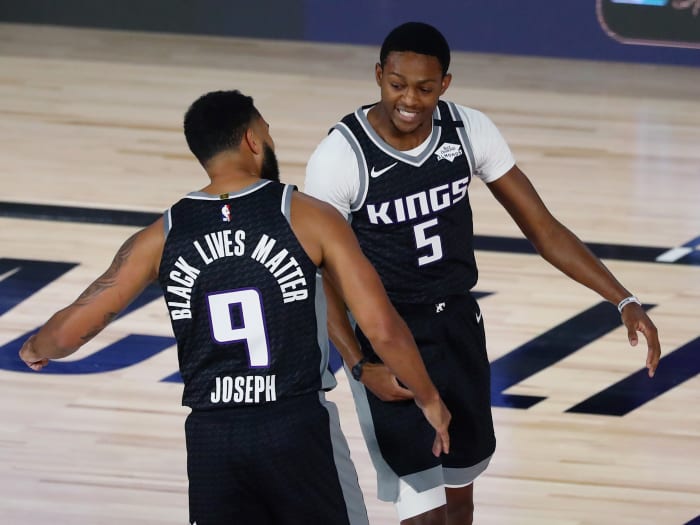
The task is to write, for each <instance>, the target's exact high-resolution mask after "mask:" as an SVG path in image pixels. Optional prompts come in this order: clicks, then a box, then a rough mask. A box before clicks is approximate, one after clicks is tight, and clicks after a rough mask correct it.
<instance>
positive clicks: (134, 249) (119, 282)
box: [19, 219, 164, 371]
mask: <svg viewBox="0 0 700 525" xmlns="http://www.w3.org/2000/svg"><path fill="white" fill-rule="evenodd" d="M163 241H164V234H163V221H162V219H159V220H158V221H156V222H155V223H153V224H152V225H150V226H149V227H147V228H145V229H143V230H140V231H139V232H137V233H135V234H134V235H132V236H131V237H130V238H129V239H127V240H126V241H125V242H124V244H122V246H121V247H120V248H119V250H118V251H117V253H116V255H115V256H114V259H113V260H112V263H111V264H110V266H109V268H108V269H107V271H105V272H104V273H103V274H102V275H101V276H100V277H98V278H97V279H96V280H95V281H94V282H93V283H92V284H90V286H88V287H87V288H86V289H85V291H83V293H81V294H80V296H79V297H78V298H77V299H76V300H75V301H74V302H73V303H72V304H70V305H69V306H67V307H65V308H63V309H62V310H59V311H58V312H56V313H55V314H54V315H53V316H52V317H51V318H50V319H49V320H48V321H47V322H46V324H45V325H44V326H43V327H42V328H41V329H40V330H39V332H38V333H37V334H35V335H34V336H32V337H31V338H29V339H28V340H27V341H26V342H25V343H24V345H22V348H21V349H20V352H19V356H20V358H21V359H22V360H23V361H24V362H25V363H26V364H27V366H29V367H30V368H32V369H33V370H37V371H38V370H41V369H42V368H43V367H44V366H46V365H47V364H48V362H49V360H50V359H60V358H62V357H66V356H68V355H70V354H72V353H73V352H75V351H76V350H78V348H80V347H81V346H82V345H84V344H85V343H87V342H88V341H90V340H91V339H92V338H93V337H95V336H96V335H97V334H98V333H100V332H101V331H102V330H103V329H104V328H105V327H106V326H107V325H108V324H109V323H110V322H111V321H112V320H113V319H114V318H115V317H116V316H117V315H118V314H119V313H120V312H121V311H122V310H123V309H124V308H126V307H127V306H128V305H129V303H130V302H131V301H132V300H133V299H134V298H136V296H138V295H139V294H140V293H141V292H142V291H143V289H144V288H145V287H146V286H147V285H148V284H149V283H150V282H152V281H153V280H154V279H155V278H156V277H157V275H158V264H159V263H160V253H161V251H162V247H163Z"/></svg>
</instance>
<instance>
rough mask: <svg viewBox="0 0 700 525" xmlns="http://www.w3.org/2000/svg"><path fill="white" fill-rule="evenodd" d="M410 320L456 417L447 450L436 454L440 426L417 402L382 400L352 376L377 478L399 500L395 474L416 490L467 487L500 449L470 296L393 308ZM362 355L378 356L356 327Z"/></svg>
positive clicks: (387, 496)
mask: <svg viewBox="0 0 700 525" xmlns="http://www.w3.org/2000/svg"><path fill="white" fill-rule="evenodd" d="M394 306H395V307H396V309H397V310H398V312H399V313H400V314H401V316H402V317H403V319H404V320H405V321H406V324H408V326H409V328H410V329H411V332H412V334H413V337H414V338H415V340H416V343H417V345H418V348H419V349H420V353H421V356H422V357H423V361H424V363H425V366H426V368H427V370H428V373H429V374H430V377H431V379H432V380H433V382H434V383H435V386H436V387H437V388H438V390H439V392H440V395H441V396H442V399H443V401H444V402H445V405H446V406H447V408H448V409H449V410H450V413H451V414H452V420H451V423H450V428H449V433H450V453H449V454H446V455H445V454H444V455H442V456H441V457H440V458H436V457H435V456H434V455H433V453H432V450H431V447H432V443H433V440H434V438H435V431H434V430H433V428H432V427H431V426H430V425H429V424H428V422H427V421H426V420H425V418H424V417H423V414H422V412H421V411H420V409H418V407H417V406H416V404H415V403H414V402H413V401H400V402H384V401H381V400H380V399H379V398H377V397H376V396H375V395H374V394H372V392H370V391H369V390H367V389H366V388H364V386H363V385H362V384H361V383H358V382H357V381H352V380H351V386H352V390H353V395H354V397H355V404H356V408H357V411H358V416H359V419H360V424H361V427H362V431H363V435H364V437H365V440H366V441H367V445H368V449H369V452H370V456H371V457H372V461H373V462H374V465H375V468H376V470H377V473H378V476H377V479H378V488H379V497H380V499H383V500H386V501H395V500H396V497H397V495H398V480H397V477H399V478H401V479H403V480H404V481H405V482H406V483H408V484H409V485H410V486H411V487H412V488H413V489H415V490H416V491H418V492H422V491H425V490H428V489H430V488H434V487H437V486H439V485H446V486H463V485H466V484H468V483H470V482H471V481H473V480H474V479H475V478H476V477H477V476H478V475H479V474H480V473H481V472H483V470H485V469H486V466H487V465H488V462H489V460H490V458H491V456H492V454H493V453H494V451H495V448H496V438H495V434H494V428H493V419H492V416H491V384H490V364H489V360H488V356H487V353H486V341H485V336H484V325H483V320H482V318H481V311H480V309H479V306H478V304H477V303H476V301H475V300H474V298H473V297H472V296H471V295H455V296H449V297H446V298H444V299H441V300H439V301H437V302H435V303H431V304H396V305H394ZM356 332H357V336H358V339H359V341H360V344H361V346H362V350H363V353H364V354H365V355H366V356H368V357H369V360H370V361H379V358H378V356H377V355H376V354H375V353H374V351H373V349H372V347H371V345H370V344H369V341H368V340H367V338H366V337H365V336H364V334H362V333H361V331H360V329H359V327H357V328H356Z"/></svg>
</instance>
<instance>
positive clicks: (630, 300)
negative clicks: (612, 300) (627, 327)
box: [617, 295, 642, 313]
mask: <svg viewBox="0 0 700 525" xmlns="http://www.w3.org/2000/svg"><path fill="white" fill-rule="evenodd" d="M630 303H637V304H638V305H640V306H641V305H642V303H641V302H640V301H639V299H637V298H636V297H635V296H634V295H630V296H629V297H625V298H624V299H623V300H622V301H620V302H619V303H618V304H617V311H618V312H620V313H622V309H623V308H624V307H625V306H627V305H628V304H630Z"/></svg>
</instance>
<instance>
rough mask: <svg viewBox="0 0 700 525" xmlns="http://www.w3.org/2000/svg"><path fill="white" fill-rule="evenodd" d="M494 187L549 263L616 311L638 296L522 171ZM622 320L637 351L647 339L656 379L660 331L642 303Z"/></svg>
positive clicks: (630, 307) (632, 306)
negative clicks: (641, 340) (550, 206)
mask: <svg viewBox="0 0 700 525" xmlns="http://www.w3.org/2000/svg"><path fill="white" fill-rule="evenodd" d="M488 186H489V189H490V190H491V192H492V193H493V195H494V196H495V197H496V199H498V201H499V202H500V203H501V204H502V205H503V207H504V208H505V209H506V210H507V211H508V213H509V214H510V215H511V217H513V220H514V221H515V222H516V223H517V225H518V226H519V227H520V229H521V230H522V232H523V233H524V234H525V236H526V237H527V238H528V239H529V240H530V242H532V244H533V245H534V247H535V249H536V250H537V251H538V252H539V254H540V255H541V256H542V257H543V258H544V259H546V260H547V261H548V262H549V263H551V264H552V265H553V266H555V267H556V268H558V269H559V270H561V271H562V272H563V273H565V274H566V275H568V276H569V277H571V278H572V279H574V280H575V281H577V282H579V283H581V284H583V285H584V286H587V287H588V288H590V289H591V290H593V291H595V292H597V293H598V294H600V295H601V296H602V297H603V298H605V299H607V300H608V301H610V302H611V303H613V304H615V305H618V304H619V303H620V301H622V300H623V299H625V298H627V297H630V296H631V295H632V294H631V293H630V292H629V291H628V290H627V289H626V288H625V287H624V286H622V284H621V283H620V282H619V281H618V280H617V279H616V278H615V276H614V275H613V274H612V273H611V272H610V270H608V268H607V267H606V266H605V265H604V264H603V263H602V262H601V261H600V259H598V258H597V257H596V256H595V255H594V254H593V253H592V252H591V251H590V250H589V249H588V248H587V247H586V245H584V244H583V242H581V240H580V239H579V238H578V237H576V235H574V234H573V233H572V232H571V231H570V230H569V229H568V228H566V227H565V226H564V225H563V224H561V223H560V222H559V221H557V220H556V219H555V218H554V217H553V216H552V214H551V213H550V212H549V210H548V209H547V207H546V206H545V205H544V203H543V202H542V199H540V196H539V195H538V194H537V191H536V190H535V188H534V187H533V186H532V184H531V183H530V181H529V180H528V178H527V177H526V176H525V174H524V173H523V172H522V171H520V169H519V168H518V167H517V166H513V167H512V168H511V169H510V170H509V171H508V172H507V173H506V174H505V175H504V176H502V177H501V178H499V179H497V180H495V181H494V182H491V183H489V185H488ZM621 314H622V321H623V323H624V324H625V326H626V327H627V333H628V338H629V341H630V344H631V345H632V346H636V345H637V342H638V339H637V332H642V334H644V336H645V337H646V340H647V358H646V367H647V368H648V370H649V377H653V375H654V372H655V371H656V367H657V366H658V364H659V359H660V356H661V346H660V343H659V336H658V332H657V329H656V326H654V323H653V322H652V321H651V319H650V318H649V316H648V315H647V314H646V312H645V311H644V309H643V308H642V307H641V306H640V305H639V304H637V303H634V302H630V303H628V304H627V305H626V306H624V308H623V309H622V312H621Z"/></svg>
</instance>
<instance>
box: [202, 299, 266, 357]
mask: <svg viewBox="0 0 700 525" xmlns="http://www.w3.org/2000/svg"><path fill="white" fill-rule="evenodd" d="M207 303H208V305H209V320H210V323H211V334H212V337H213V339H214V341H216V342H217V343H221V344H227V343H237V342H239V341H243V342H245V343H246V347H247V348H248V360H249V362H250V366H251V367H253V368H257V367H265V366H268V365H269V363H270V349H269V346H268V344H267V327H266V325H265V316H264V314H263V306H262V297H261V295H260V292H259V291H258V290H255V289H253V288H247V289H241V290H231V291H227V292H217V293H213V294H210V295H208V296H207Z"/></svg>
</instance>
